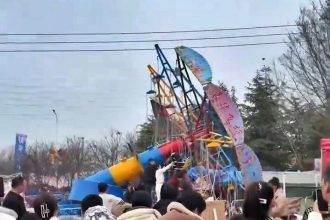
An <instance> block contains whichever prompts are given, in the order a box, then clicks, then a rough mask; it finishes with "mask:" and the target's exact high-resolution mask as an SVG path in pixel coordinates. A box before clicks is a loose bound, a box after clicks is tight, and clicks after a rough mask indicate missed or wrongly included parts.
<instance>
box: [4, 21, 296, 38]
mask: <svg viewBox="0 0 330 220" xmlns="http://www.w3.org/2000/svg"><path fill="white" fill-rule="evenodd" d="M297 26H298V25H296V24H286V25H267V26H255V27H238V28H216V29H199V30H177V31H144V32H99V33H87V32H77V33H74V32H72V33H0V36H88V35H146V34H175V33H200V32H218V31H237V30H252V29H269V28H282V27H297Z"/></svg>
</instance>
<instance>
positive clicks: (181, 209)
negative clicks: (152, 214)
mask: <svg viewBox="0 0 330 220" xmlns="http://www.w3.org/2000/svg"><path fill="white" fill-rule="evenodd" d="M160 219H161V220H179V219H180V220H203V218H202V217H200V216H199V215H197V214H195V213H193V212H192V211H190V210H189V209H187V208H186V207H185V206H184V205H182V204H181V203H178V202H171V203H170V204H169V205H168V206H167V213H166V214H165V215H164V216H163V217H161V218H160Z"/></svg>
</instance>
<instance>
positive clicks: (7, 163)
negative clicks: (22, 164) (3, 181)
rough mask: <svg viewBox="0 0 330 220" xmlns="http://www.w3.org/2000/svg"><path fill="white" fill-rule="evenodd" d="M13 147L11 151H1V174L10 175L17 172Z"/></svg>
mask: <svg viewBox="0 0 330 220" xmlns="http://www.w3.org/2000/svg"><path fill="white" fill-rule="evenodd" d="M13 148H14V147H12V148H11V149H10V150H8V149H6V150H1V152H0V155H1V159H0V174H4V175H8V174H12V173H14V172H15V160H14V152H13Z"/></svg>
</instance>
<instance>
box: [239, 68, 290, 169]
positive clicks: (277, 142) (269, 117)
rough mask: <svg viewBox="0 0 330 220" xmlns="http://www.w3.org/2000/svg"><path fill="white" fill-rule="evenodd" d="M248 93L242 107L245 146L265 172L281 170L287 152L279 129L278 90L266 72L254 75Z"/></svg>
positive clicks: (280, 115) (285, 161)
mask: <svg viewBox="0 0 330 220" xmlns="http://www.w3.org/2000/svg"><path fill="white" fill-rule="evenodd" d="M247 90H248V92H247V93H246V94H245V100H244V104H243V105H242V111H243V118H244V121H245V132H246V135H245V136H246V143H247V144H248V145H250V146H251V147H252V148H253V149H254V150H255V151H256V153H257V155H258V156H259V159H260V161H261V163H262V165H263V167H264V168H266V169H268V168H275V169H284V168H285V167H286V165H287V160H286V159H285V157H284V155H285V154H286V153H288V152H287V151H286V150H285V147H284V137H283V135H281V131H280V126H279V121H280V120H281V117H282V113H281V110H280V100H279V93H278V91H277V88H276V86H275V85H274V83H273V81H272V80H271V79H270V78H269V77H268V74H267V72H260V71H257V74H256V76H255V77H254V78H253V80H252V82H251V83H249V86H248V87H247ZM279 156H281V157H280V158H281V160H279Z"/></svg>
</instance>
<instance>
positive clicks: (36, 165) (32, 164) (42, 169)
mask: <svg viewBox="0 0 330 220" xmlns="http://www.w3.org/2000/svg"><path fill="white" fill-rule="evenodd" d="M50 149H51V144H50V143H46V142H38V141H36V142H35V143H34V144H33V145H31V146H29V147H28V152H27V156H26V157H25V158H24V159H23V165H22V172H23V173H25V174H26V175H30V174H34V177H35V180H36V181H37V182H38V183H43V179H44V178H43V177H45V176H48V175H50V174H51V173H52V172H53V170H52V166H51V163H50V160H49V159H48V155H49V152H50ZM30 176H31V175H30ZM46 184H47V183H46Z"/></svg>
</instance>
